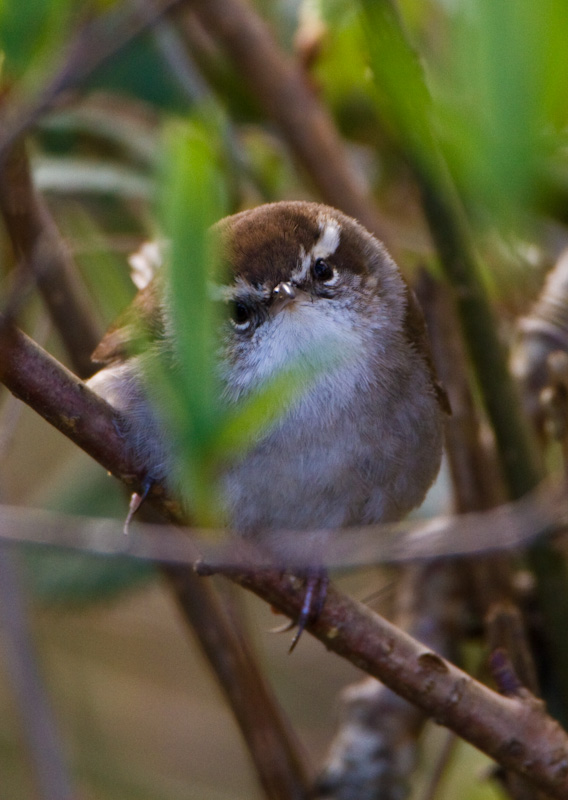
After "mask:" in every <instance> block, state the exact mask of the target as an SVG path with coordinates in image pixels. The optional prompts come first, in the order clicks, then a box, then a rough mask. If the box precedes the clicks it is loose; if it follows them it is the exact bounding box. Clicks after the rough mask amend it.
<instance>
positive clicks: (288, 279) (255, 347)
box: [89, 202, 449, 558]
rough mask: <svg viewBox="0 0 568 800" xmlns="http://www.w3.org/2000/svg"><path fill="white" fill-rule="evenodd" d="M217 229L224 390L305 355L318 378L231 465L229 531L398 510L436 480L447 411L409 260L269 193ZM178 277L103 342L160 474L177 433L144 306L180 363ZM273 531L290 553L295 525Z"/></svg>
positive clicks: (225, 478)
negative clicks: (401, 263) (405, 269)
mask: <svg viewBox="0 0 568 800" xmlns="http://www.w3.org/2000/svg"><path fill="white" fill-rule="evenodd" d="M214 233H215V234H216V235H217V236H218V238H219V242H220V250H221V258H222V261H223V263H224V264H226V267H227V281H228V282H227V284H226V285H225V286H224V287H223V289H222V292H221V296H222V297H223V299H224V301H225V302H226V303H227V309H228V311H227V315H226V318H225V320H224V321H222V322H221V323H220V324H221V325H222V326H223V331H222V332H221V335H220V337H219V341H220V342H221V346H220V352H219V354H218V366H219V376H220V385H221V391H222V393H223V397H224V398H225V400H226V402H227V403H228V404H229V405H230V404H236V403H238V402H239V400H240V399H242V398H243V397H246V396H247V395H248V394H249V393H250V392H252V391H254V390H255V389H256V388H257V387H258V386H259V385H261V384H262V383H263V382H264V381H266V380H268V379H270V378H271V377H272V376H274V375H275V374H276V373H277V372H278V371H279V370H283V369H287V368H290V367H291V366H293V365H294V364H295V363H301V364H302V365H303V366H302V369H303V370H304V374H305V376H306V379H305V389H304V390H301V391H300V392H299V393H298V396H297V398H296V399H294V400H293V401H292V402H291V404H290V405H289V406H288V407H286V408H285V409H284V410H283V412H282V415H281V416H280V418H279V419H278V420H277V421H276V423H275V424H274V425H273V426H272V427H271V428H270V429H269V430H268V431H266V432H264V433H263V434H262V435H261V436H260V437H259V438H258V439H257V440H255V441H253V442H252V444H251V446H250V447H249V449H248V450H247V451H246V452H245V453H244V454H242V455H241V456H239V457H238V458H235V459H234V460H233V461H232V463H229V464H228V465H226V467H225V468H224V470H223V472H222V474H221V475H220V477H219V481H220V486H221V496H222V498H223V503H224V505H225V507H226V512H227V519H228V521H229V524H230V526H231V528H233V529H234V530H236V531H238V532H239V533H241V534H243V535H245V536H249V537H256V538H260V540H262V536H263V532H264V531H279V530H282V531H285V530H286V529H288V530H296V531H298V530H302V531H306V532H308V531H313V530H314V529H334V528H339V527H344V526H349V525H361V524H366V523H377V522H386V521H393V520H397V519H400V518H401V517H403V516H404V515H405V514H406V513H407V512H409V511H410V510H411V509H412V508H414V507H416V506H417V505H419V504H420V503H421V502H422V500H423V498H424V496H425V494H426V491H427V490H428V488H429V487H430V485H431V483H432V482H433V480H434V478H435V477H436V474H437V472H438V469H439V465H440V459H441V453H442V439H443V434H442V428H443V418H444V413H445V412H447V411H448V410H449V408H448V401H447V398H446V395H445V392H444V390H443V388H442V387H441V386H440V384H439V383H438V381H437V379H436V375H435V372H434V368H433V364H432V361H431V357H430V352H429V346H428V341H427V336H426V330H425V325H424V321H423V318H422V313H421V311H420V309H419V307H418V305H417V301H416V299H415V297H414V295H413V293H412V291H411V290H410V289H409V287H408V286H407V284H406V283H405V281H404V280H403V278H402V276H401V274H400V272H399V270H398V268H397V266H396V264H395V263H394V261H393V260H392V259H391V258H390V256H389V255H388V253H387V252H386V250H385V248H384V247H383V245H382V244H381V243H380V242H379V241H378V240H377V239H376V238H375V237H373V236H372V235H371V234H370V233H369V232H368V231H366V230H365V229H364V228H363V227H362V226H361V225H360V224H358V223H357V222H356V221H355V220H353V219H351V218H349V217H347V216H345V215H344V214H342V213H340V212H339V211H337V210H335V209H332V208H329V207H327V206H324V205H320V204H317V203H307V202H280V203H273V204H268V205H263V206H260V207H258V208H255V209H252V210H249V211H244V212H242V213H240V214H236V215H234V216H231V217H227V218H226V219H223V220H221V221H220V222H219V223H218V224H217V225H216V226H215V227H214ZM165 285H166V284H165V282H164V280H159V279H158V278H154V280H153V281H152V282H151V283H150V284H149V286H148V287H146V288H145V289H144V290H142V291H141V292H140V293H139V295H138V297H137V298H136V300H135V301H134V304H133V308H132V312H131V314H130V316H129V317H128V318H127V319H126V322H123V323H119V324H118V325H117V326H115V327H114V328H113V329H111V330H110V331H109V333H108V334H107V335H106V337H105V338H104V339H103V341H102V342H101V344H100V345H99V347H98V348H97V350H96V351H95V353H94V359H95V360H96V361H98V362H99V363H102V364H103V365H104V366H103V368H102V369H101V371H100V372H98V373H97V374H96V375H95V376H94V377H93V378H92V379H91V380H90V382H89V384H90V386H91V387H92V388H93V389H94V390H95V391H96V392H98V393H99V394H101V395H102V396H104V397H105V398H106V399H107V400H108V401H109V402H110V403H111V404H112V405H114V406H115V407H116V408H117V409H119V410H120V411H121V412H122V413H123V415H124V417H125V418H126V420H127V427H128V429H127V431H126V432H125V433H126V435H127V436H129V437H130V439H131V442H132V446H133V448H134V450H135V452H136V454H137V456H138V457H139V459H140V460H141V462H143V463H144V464H145V465H147V469H148V473H149V474H150V475H151V476H152V477H153V478H154V479H157V480H160V479H166V480H167V478H168V473H169V471H170V459H169V455H168V443H167V441H166V439H165V438H164V434H163V432H162V431H161V428H160V425H159V424H158V422H157V417H156V411H155V408H154V407H153V406H152V405H151V404H150V403H149V401H148V399H147V396H146V392H145V390H144V382H143V380H142V379H141V371H142V363H143V360H144V355H142V354H140V353H138V352H136V349H134V350H133V349H132V348H131V342H132V339H133V331H134V328H133V325H132V318H133V317H132V314H134V317H136V316H138V317H140V318H142V319H143V322H144V327H145V331H146V334H145V336H148V337H150V340H151V341H150V343H148V341H147V340H146V345H145V346H146V347H147V348H149V349H150V350H152V351H153V353H154V357H157V358H161V359H166V360H168V368H169V369H172V370H175V369H176V363H175V359H174V358H171V357H170V355H169V354H170V352H172V351H173V348H171V346H170V345H171V341H170V339H171V336H172V326H171V324H170V322H171V321H170V312H169V309H168V294H167V288H165ZM325 353H331V354H332V355H331V358H327V359H326V358H324V357H322V354H325ZM275 541H276V545H275V548H276V550H281V552H282V553H283V554H285V553H286V542H285V533H283V534H282V540H281V542H280V544H281V545H282V547H281V548H280V546H279V538H278V536H277V535H276V536H275V537H274V536H273V537H271V543H272V547H274V542H275ZM277 555H278V553H277ZM282 557H283V558H285V557H286V556H285V555H283V556H282Z"/></svg>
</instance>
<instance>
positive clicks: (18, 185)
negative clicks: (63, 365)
mask: <svg viewBox="0 0 568 800" xmlns="http://www.w3.org/2000/svg"><path fill="white" fill-rule="evenodd" d="M0 214H1V215H2V217H3V218H4V223H5V225H6V230H7V231H8V235H9V236H10V239H11V241H12V246H13V248H14V252H15V255H16V258H17V260H18V262H19V263H20V264H21V265H22V267H23V268H24V269H25V271H26V273H27V275H28V277H29V278H31V279H32V281H35V283H36V285H37V287H38V289H39V291H40V293H41V295H42V297H43V299H44V301H45V304H46V306H47V308H48V310H49V313H50V315H51V318H52V320H53V322H54V324H55V326H56V329H57V330H58V332H59V334H60V335H61V337H62V338H63V341H64V344H65V346H66V349H67V352H68V354H69V356H70V359H71V363H72V365H73V368H74V369H75V371H76V372H77V374H78V375H80V376H81V377H87V376H88V375H90V374H91V373H92V371H93V364H92V362H91V358H90V356H91V353H92V352H93V350H94V349H95V347H96V346H97V344H98V342H99V341H100V339H101V330H100V327H99V325H98V324H97V322H96V321H95V319H94V318H93V314H92V311H91V306H90V304H89V301H88V298H87V296H86V292H85V290H84V287H83V286H82V284H81V282H80V280H79V277H78V275H77V271H76V268H75V265H74V263H73V261H72V259H71V255H70V253H69V250H68V248H67V247H66V245H65V243H64V241H63V239H62V238H61V236H60V234H59V232H58V230H57V227H56V224H55V221H54V220H53V218H52V216H51V214H50V213H49V210H48V208H47V206H46V204H45V202H44V201H43V199H42V198H41V197H40V196H39V194H38V193H37V192H36V190H35V188H34V186H33V183H32V177H31V173H30V166H29V162H28V158H27V155H26V152H25V147H24V143H23V142H18V143H17V144H16V145H15V146H14V147H13V148H12V149H11V150H10V152H9V153H8V154H7V156H6V159H5V161H4V162H3V163H2V164H1V166H0ZM16 303H17V298H16Z"/></svg>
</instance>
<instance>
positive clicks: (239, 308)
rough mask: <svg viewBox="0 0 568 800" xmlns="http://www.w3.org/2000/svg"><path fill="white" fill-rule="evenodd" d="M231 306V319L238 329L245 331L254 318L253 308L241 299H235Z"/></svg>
mask: <svg viewBox="0 0 568 800" xmlns="http://www.w3.org/2000/svg"><path fill="white" fill-rule="evenodd" d="M229 308H230V316H231V319H232V321H233V324H234V326H235V328H237V330H240V331H245V330H246V329H247V328H248V327H250V323H251V320H252V309H251V308H250V306H247V305H245V303H242V302H240V301H239V300H234V301H233V302H232V303H231V304H230V306H229Z"/></svg>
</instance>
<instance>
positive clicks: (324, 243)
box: [311, 217, 340, 260]
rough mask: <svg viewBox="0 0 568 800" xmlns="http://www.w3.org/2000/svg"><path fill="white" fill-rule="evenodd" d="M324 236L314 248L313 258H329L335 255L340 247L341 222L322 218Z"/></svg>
mask: <svg viewBox="0 0 568 800" xmlns="http://www.w3.org/2000/svg"><path fill="white" fill-rule="evenodd" d="M320 230H321V231H322V234H321V236H320V238H319V239H318V240H317V242H316V243H315V245H314V246H313V247H312V250H311V254H312V258H313V259H314V260H315V259H316V258H327V257H328V256H330V255H332V253H335V251H336V250H337V248H338V247H339V236H340V227H339V222H338V221H337V220H335V219H333V218H332V217H323V218H320Z"/></svg>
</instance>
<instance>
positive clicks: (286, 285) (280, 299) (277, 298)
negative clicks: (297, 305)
mask: <svg viewBox="0 0 568 800" xmlns="http://www.w3.org/2000/svg"><path fill="white" fill-rule="evenodd" d="M300 294H303V293H302V292H301V291H300V290H299V289H297V288H296V287H295V286H293V285H292V284H291V283H290V282H289V281H283V282H282V283H279V284H278V286H275V287H274V289H273V290H272V303H271V305H270V311H271V312H272V314H278V313H279V312H280V311H282V309H283V308H286V306H289V305H290V303H293V302H294V301H295V300H296V298H297V297H298V295H300Z"/></svg>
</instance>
